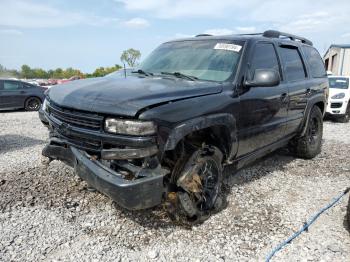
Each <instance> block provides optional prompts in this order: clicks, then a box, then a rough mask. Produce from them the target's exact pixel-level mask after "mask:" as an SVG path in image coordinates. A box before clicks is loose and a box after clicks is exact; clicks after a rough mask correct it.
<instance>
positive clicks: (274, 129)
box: [238, 42, 288, 155]
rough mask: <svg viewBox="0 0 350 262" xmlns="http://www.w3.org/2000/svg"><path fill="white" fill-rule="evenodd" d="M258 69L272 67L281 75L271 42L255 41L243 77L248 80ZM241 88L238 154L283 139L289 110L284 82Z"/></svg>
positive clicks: (286, 88)
mask: <svg viewBox="0 0 350 262" xmlns="http://www.w3.org/2000/svg"><path fill="white" fill-rule="evenodd" d="M257 69H273V70H276V71H277V72H279V73H280V76H281V68H280V62H279V58H278V56H277V52H276V48H275V46H274V44H273V43H271V42H258V43H256V44H255V46H254V48H253V51H252V53H251V56H250V58H249V69H248V72H246V79H248V80H251V79H252V78H253V77H254V72H255V70H257ZM281 80H282V79H281ZM243 88H244V90H243V92H242V93H241V95H240V114H239V121H238V123H239V125H240V127H239V130H240V132H239V133H240V137H239V139H240V140H239V141H240V144H239V155H245V154H248V153H251V152H253V151H256V150H258V149H261V148H263V147H266V146H268V145H271V144H273V143H275V142H277V141H278V140H280V139H282V138H283V137H284V134H285V127H286V118H287V113H288V87H287V85H286V84H285V83H284V82H283V81H281V83H280V84H279V85H277V86H272V87H262V86H257V87H250V88H248V87H243Z"/></svg>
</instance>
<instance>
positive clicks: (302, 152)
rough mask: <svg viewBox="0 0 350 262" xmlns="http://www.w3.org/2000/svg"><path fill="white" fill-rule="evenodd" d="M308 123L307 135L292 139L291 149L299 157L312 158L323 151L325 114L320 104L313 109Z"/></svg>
mask: <svg viewBox="0 0 350 262" xmlns="http://www.w3.org/2000/svg"><path fill="white" fill-rule="evenodd" d="M306 125H307V126H306V133H305V135H304V136H302V137H297V138H295V139H294V140H293V141H291V143H290V150H291V151H292V152H293V153H294V154H295V155H296V156H297V157H301V158H305V159H311V158H314V157H315V156H316V155H318V154H319V153H320V152H321V145H322V135H323V116H322V112H321V110H320V108H319V107H318V106H314V107H313V108H312V109H311V112H310V116H309V119H308V121H307V123H306Z"/></svg>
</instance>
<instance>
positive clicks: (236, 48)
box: [214, 43, 242, 53]
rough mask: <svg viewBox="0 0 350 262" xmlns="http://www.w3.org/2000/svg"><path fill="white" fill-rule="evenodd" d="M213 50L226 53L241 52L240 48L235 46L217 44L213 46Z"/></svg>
mask: <svg viewBox="0 0 350 262" xmlns="http://www.w3.org/2000/svg"><path fill="white" fill-rule="evenodd" d="M214 49H219V50H227V51H233V52H237V53H238V52H239V51H241V49H242V46H240V45H235V44H227V43H217V44H216V45H215V46H214Z"/></svg>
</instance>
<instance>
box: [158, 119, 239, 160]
mask: <svg viewBox="0 0 350 262" xmlns="http://www.w3.org/2000/svg"><path fill="white" fill-rule="evenodd" d="M213 126H225V127H227V128H228V130H230V137H229V138H228V141H229V142H230V145H231V149H230V152H229V156H230V157H229V159H231V158H232V157H233V156H234V155H235V154H236V153H237V149H238V143H237V127H236V119H235V118H234V116H233V115H231V114H227V113H221V114H212V115H208V116H201V117H197V118H193V119H190V120H187V121H185V122H182V123H181V124H179V125H177V126H176V127H175V128H173V129H172V131H171V132H170V133H169V136H168V139H167V141H166V142H165V146H164V151H167V150H173V149H175V147H176V145H177V143H178V142H179V141H180V140H181V139H183V138H184V137H185V136H186V135H188V134H190V133H192V132H194V131H198V130H201V129H205V128H208V127H213Z"/></svg>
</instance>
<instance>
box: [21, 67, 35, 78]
mask: <svg viewBox="0 0 350 262" xmlns="http://www.w3.org/2000/svg"><path fill="white" fill-rule="evenodd" d="M21 77H22V78H33V70H32V69H31V68H30V67H29V66H28V65H22V67H21Z"/></svg>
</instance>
